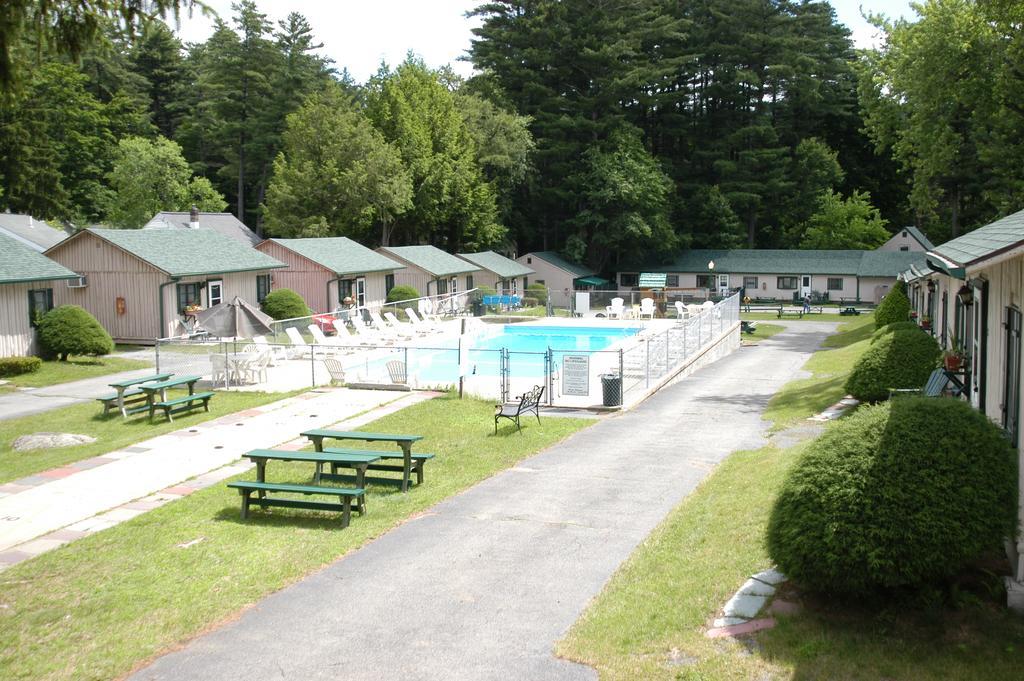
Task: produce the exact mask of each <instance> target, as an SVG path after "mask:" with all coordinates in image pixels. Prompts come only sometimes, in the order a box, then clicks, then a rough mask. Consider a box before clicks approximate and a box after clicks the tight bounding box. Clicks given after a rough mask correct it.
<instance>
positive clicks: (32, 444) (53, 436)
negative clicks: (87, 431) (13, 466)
mask: <svg viewBox="0 0 1024 681" xmlns="http://www.w3.org/2000/svg"><path fill="white" fill-rule="evenodd" d="M90 442H96V438H94V437H89V436H88V435H77V434H75V433H32V434H31V435H22V436H21V437H19V438H18V439H17V440H15V441H14V444H13V445H12V447H14V451H16V452H27V451H30V450H33V449H55V448H58V447H75V446H77V445H87V444H89V443H90Z"/></svg>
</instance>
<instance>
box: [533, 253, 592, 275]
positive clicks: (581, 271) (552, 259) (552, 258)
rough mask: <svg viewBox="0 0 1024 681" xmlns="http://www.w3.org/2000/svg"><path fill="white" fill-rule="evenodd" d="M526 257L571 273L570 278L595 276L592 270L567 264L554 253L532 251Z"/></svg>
mask: <svg viewBox="0 0 1024 681" xmlns="http://www.w3.org/2000/svg"><path fill="white" fill-rule="evenodd" d="M527 255H532V256H533V257H535V258H540V259H541V260H544V261H546V262H547V263H548V264H550V265H554V266H555V267H557V268H558V269H560V270H565V271H566V272H571V273H572V276H574V277H588V276H590V275H591V274H597V273H596V272H595V271H594V270H592V269H588V268H586V267H583V266H582V265H577V264H575V263H571V262H569V261H568V260H566V259H565V258H563V257H562V256H560V255H558V254H557V253H555V252H554V251H534V252H532V253H528V254H527Z"/></svg>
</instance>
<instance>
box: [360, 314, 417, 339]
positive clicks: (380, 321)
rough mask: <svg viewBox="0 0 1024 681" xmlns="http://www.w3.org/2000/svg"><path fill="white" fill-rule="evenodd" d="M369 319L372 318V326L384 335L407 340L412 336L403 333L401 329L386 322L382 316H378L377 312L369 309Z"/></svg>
mask: <svg viewBox="0 0 1024 681" xmlns="http://www.w3.org/2000/svg"><path fill="white" fill-rule="evenodd" d="M370 319H372V320H373V325H374V327H375V328H376V329H377V330H378V331H380V332H381V334H383V335H384V336H385V337H391V338H400V339H402V340H409V339H411V338H412V336H411V335H409V334H407V333H404V332H403V331H402V329H400V328H398V327H397V326H394V325H392V324H388V323H387V322H386V321H384V318H383V317H381V316H380V313H379V312H375V311H372V310H371V311H370Z"/></svg>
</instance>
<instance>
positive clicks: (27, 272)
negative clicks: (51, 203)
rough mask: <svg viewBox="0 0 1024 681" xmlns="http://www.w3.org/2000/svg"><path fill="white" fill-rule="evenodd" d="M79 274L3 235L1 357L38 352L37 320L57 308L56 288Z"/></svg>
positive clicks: (0, 238) (0, 236)
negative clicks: (55, 299)
mask: <svg viewBox="0 0 1024 681" xmlns="http://www.w3.org/2000/svg"><path fill="white" fill-rule="evenodd" d="M78 281H79V276H78V275H77V274H75V273H74V272H72V271H71V270H69V269H68V268H66V267H64V266H62V265H59V264H58V263H55V262H54V261H52V260H50V259H49V258H47V257H46V256H45V255H43V254H42V253H40V252H39V251H37V250H35V249H34V248H32V247H31V246H29V245H27V244H25V243H23V242H22V241H20V240H18V239H15V238H14V237H11V236H7V235H6V234H0V357H20V356H24V355H31V354H34V353H35V352H36V343H35V330H34V328H33V327H34V326H35V322H36V320H37V319H38V318H39V316H40V315H43V314H45V313H46V312H49V311H50V310H51V309H52V308H53V305H54V303H53V298H54V296H53V293H54V290H55V289H56V290H60V289H61V288H65V287H66V284H65V282H67V283H69V284H72V285H74V284H77V283H78Z"/></svg>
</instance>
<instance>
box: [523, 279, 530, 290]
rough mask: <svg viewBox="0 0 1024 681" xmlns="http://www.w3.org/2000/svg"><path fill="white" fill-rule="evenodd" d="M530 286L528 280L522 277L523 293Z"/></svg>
mask: <svg viewBox="0 0 1024 681" xmlns="http://www.w3.org/2000/svg"><path fill="white" fill-rule="evenodd" d="M529 285H530V278H529V277H523V290H524V291H525V290H526V289H527V288H528V287H529Z"/></svg>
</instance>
